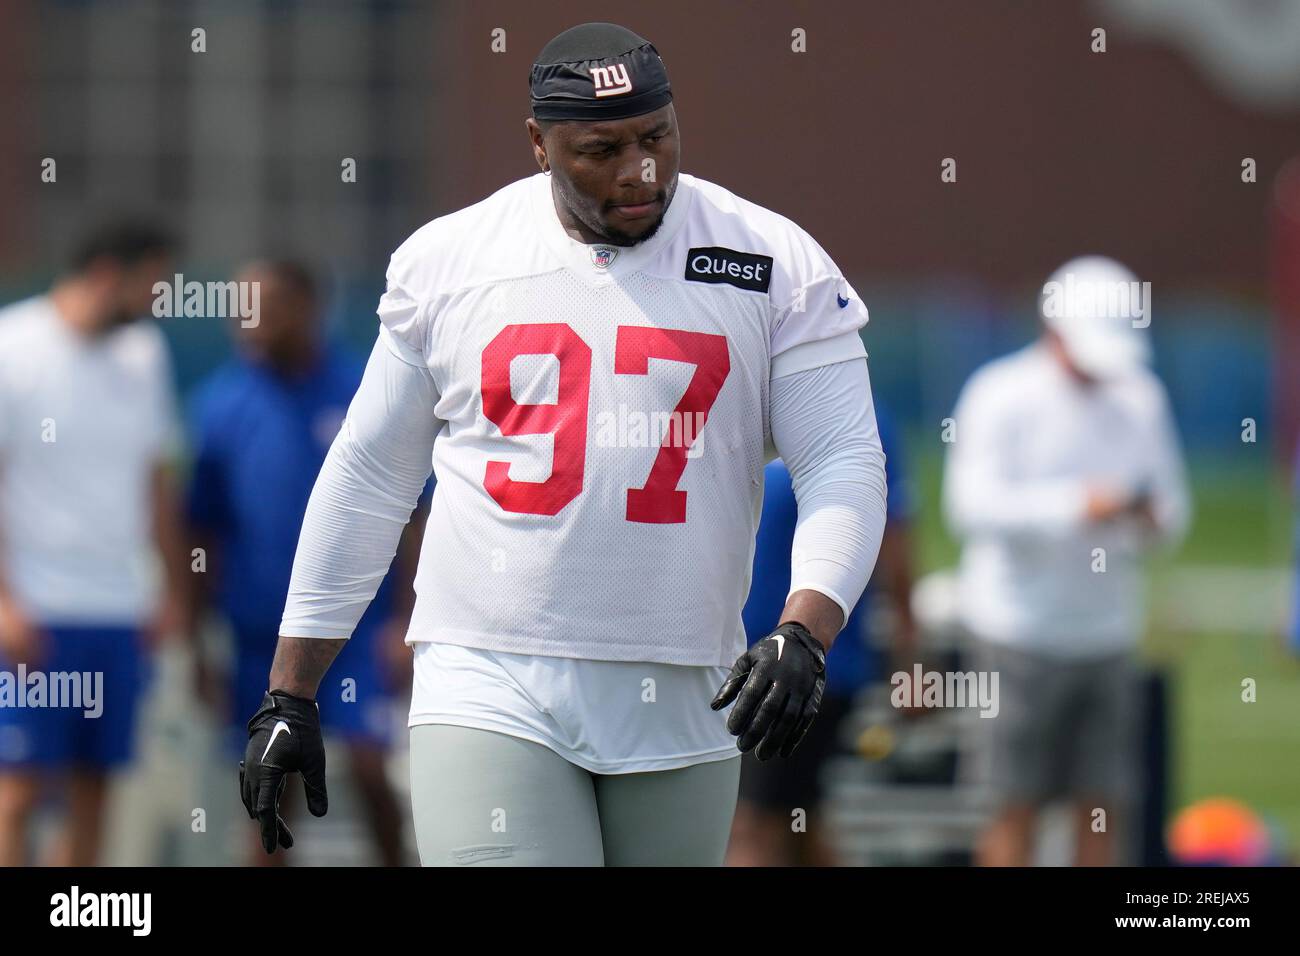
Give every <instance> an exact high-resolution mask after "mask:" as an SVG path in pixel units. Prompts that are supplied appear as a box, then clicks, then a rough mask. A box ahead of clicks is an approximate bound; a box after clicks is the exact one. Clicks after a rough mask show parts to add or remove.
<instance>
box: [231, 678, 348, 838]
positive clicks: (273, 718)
mask: <svg viewBox="0 0 1300 956" xmlns="http://www.w3.org/2000/svg"><path fill="white" fill-rule="evenodd" d="M295 770H296V771H298V772H299V773H301V774H302V781H303V784H304V785H305V786H306V788H307V809H308V810H310V811H311V814H312V816H315V817H323V816H325V811H326V810H328V809H329V798H328V797H327V796H326V793H325V744H324V742H323V741H322V740H321V732H320V708H318V707H317V706H316V702H315V701H314V700H307V699H305V698H302V697H294V696H292V695H290V694H286V693H284V691H278V690H273V691H268V692H267V694H266V696H265V697H263V698H262V706H261V707H259V708H258V710H257V713H255V714H254V715H253V716H252V718H251V719H250V720H249V721H248V747H247V748H246V749H245V751H244V759H243V760H241V761H240V762H239V795H240V797H241V799H242V800H243V801H244V809H245V810H247V811H248V815H249V817H251V818H252V819H254V820H256V821H257V822H258V824H259V825H260V827H261V829H262V848H263V849H265V850H266V852H267V853H274V852H275V848H276V846H277V845H279V846H282V847H284V848H285V849H288V848H289V847H291V846H293V834H292V833H290V832H289V827H288V826H287V825H286V824H285V822H284V818H283V817H281V816H280V795H281V794H282V793H284V787H285V783H286V782H287V778H286V776H285V775H286V774H289V773H292V772H294V771H295Z"/></svg>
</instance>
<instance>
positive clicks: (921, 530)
mask: <svg viewBox="0 0 1300 956" xmlns="http://www.w3.org/2000/svg"><path fill="white" fill-rule="evenodd" d="M917 437H919V436H917ZM923 448H924V443H922V442H919V441H913V442H912V443H911V444H910V445H909V450H910V451H912V452H913V454H912V455H911V459H910V463H911V465H912V475H913V477H914V480H915V482H916V494H917V498H918V503H919V505H920V508H919V514H918V523H917V528H916V549H917V553H916V560H917V565H918V571H919V572H921V573H924V572H926V571H932V570H936V569H938V568H945V567H951V566H953V564H954V563H955V562H956V559H957V553H958V549H957V545H956V543H955V542H954V541H953V540H952V538H951V537H949V535H948V534H947V531H946V529H945V528H944V527H943V524H942V520H941V517H940V514H939V509H938V502H939V487H940V482H941V470H942V469H941V459H940V455H939V453H938V452H937V451H930V452H924V451H922V452H921V453H920V454H916V453H915V452H916V451H918V450H920V449H923ZM1190 471H1191V476H1192V485H1193V495H1194V498H1195V509H1196V510H1195V519H1194V524H1193V527H1192V531H1191V533H1190V535H1189V536H1188V539H1187V541H1186V542H1185V543H1184V544H1183V546H1182V547H1181V548H1180V549H1179V551H1178V552H1177V553H1176V554H1174V555H1171V556H1169V557H1166V558H1161V559H1160V560H1159V561H1157V562H1155V563H1154V564H1153V566H1152V575H1153V580H1152V588H1153V590H1154V591H1157V592H1158V591H1160V589H1161V587H1162V585H1163V584H1164V583H1166V582H1167V581H1168V580H1169V577H1170V575H1171V573H1174V572H1176V570H1177V568H1178V567H1179V566H1180V565H1181V566H1188V565H1198V566H1207V565H1208V566H1232V567H1237V568H1283V567H1288V566H1289V565H1290V563H1291V561H1292V557H1293V556H1292V553H1291V548H1292V544H1291V543H1292V541H1293V540H1294V537H1293V535H1294V520H1295V519H1294V514H1295V509H1294V505H1293V503H1292V499H1291V496H1290V493H1289V491H1288V487H1287V483H1286V476H1285V475H1284V474H1283V473H1282V472H1281V470H1280V469H1276V468H1273V467H1270V466H1267V465H1255V466H1246V467H1234V468H1231V469H1229V468H1224V467H1221V466H1217V465H1215V464H1212V463H1210V462H1208V461H1200V460H1196V459H1193V460H1192V461H1191V462H1190ZM1232 586H1233V584H1232V582H1225V584H1224V587H1225V588H1228V587H1232ZM1227 596H1228V595H1225V598H1226V597H1227ZM1232 597H1234V598H1235V599H1236V600H1240V599H1241V598H1240V596H1238V595H1232ZM1143 652H1144V656H1145V657H1146V658H1147V659H1148V660H1150V661H1152V662H1153V663H1155V664H1157V665H1158V666H1161V667H1163V668H1164V669H1165V670H1166V671H1167V672H1168V673H1169V675H1170V676H1171V678H1172V692H1173V713H1172V720H1171V726H1172V730H1173V735H1174V761H1173V764H1174V765H1173V775H1174V779H1173V786H1172V794H1173V797H1172V804H1173V805H1172V808H1171V809H1174V810H1176V809H1177V808H1178V807H1181V806H1184V805H1186V804H1187V803H1190V802H1192V801H1194V800H1198V799H1201V798H1204V797H1210V796H1231V797H1235V798H1238V799H1240V800H1243V801H1245V802H1246V803H1248V804H1250V805H1251V806H1252V807H1254V808H1255V809H1256V810H1258V811H1260V812H1261V813H1263V814H1265V815H1266V816H1267V817H1269V818H1270V819H1271V820H1272V821H1275V822H1276V823H1277V824H1279V825H1280V826H1281V827H1282V829H1283V830H1284V831H1285V832H1286V834H1287V837H1288V840H1289V844H1290V847H1291V849H1292V854H1293V856H1296V857H1297V858H1300V658H1297V657H1296V656H1294V655H1292V654H1291V653H1290V652H1289V651H1288V650H1287V649H1286V647H1285V644H1284V641H1283V639H1282V636H1281V633H1280V629H1279V630H1274V631H1272V632H1267V633H1266V632H1262V631H1260V630H1258V629H1255V630H1243V631H1241V632H1233V631H1222V632H1210V633H1196V634H1189V633H1185V632H1175V631H1173V630H1172V629H1170V627H1169V626H1168V622H1164V623H1163V624H1162V621H1161V620H1160V619H1159V615H1153V617H1152V619H1151V621H1150V629H1149V633H1148V635H1147V640H1146V643H1145V645H1144V648H1143ZM1247 677H1250V678H1253V679H1254V680H1255V683H1256V694H1257V699H1256V701H1255V702H1254V703H1245V702H1243V701H1242V699H1241V696H1242V686H1241V682H1242V680H1243V679H1244V678H1247Z"/></svg>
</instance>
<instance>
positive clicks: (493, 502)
mask: <svg viewBox="0 0 1300 956" xmlns="http://www.w3.org/2000/svg"><path fill="white" fill-rule="evenodd" d="M550 185H551V184H550V179H549V178H548V177H546V176H544V175H542V174H538V175H536V176H533V177H530V178H528V179H524V180H520V181H518V182H515V183H512V184H510V185H508V186H506V187H505V188H503V189H501V190H499V191H498V192H496V193H494V194H493V195H492V196H490V197H488V198H487V199H485V200H483V201H482V202H480V203H477V204H475V205H473V206H470V207H468V208H466V209H463V210H460V211H458V212H455V213H453V214H451V215H448V216H444V217H442V218H439V219H436V220H434V221H433V222H430V223H429V224H427V225H426V226H424V227H423V228H421V229H420V230H418V231H417V232H416V233H415V234H414V235H412V236H411V238H410V239H408V240H407V241H406V242H405V243H404V244H403V245H402V246H401V247H400V248H399V249H398V250H397V252H396V253H395V254H394V255H393V258H392V262H391V264H390V267H389V271H388V290H387V292H386V293H385V294H384V296H383V299H382V300H381V302H380V306H379V315H380V319H381V321H382V322H383V324H384V326H385V327H386V328H387V329H388V332H389V334H390V337H391V338H392V339H393V340H394V341H395V342H396V344H397V345H398V347H400V348H401V349H403V350H404V351H406V353H407V357H408V358H409V359H410V360H411V361H413V362H419V363H422V364H423V365H425V366H427V368H428V369H429V372H430V374H431V376H432V380H433V385H434V388H435V389H436V392H437V396H438V397H437V402H436V407H435V409H434V414H435V415H436V417H437V419H438V422H439V429H440V431H439V434H438V437H437V440H436V443H435V444H434V451H433V469H434V472H435V474H436V477H437V481H438V484H437V490H436V492H435V494H434V497H433V504H432V511H431V514H430V517H429V521H428V527H427V531H426V533H425V536H424V544H423V551H422V554H421V559H420V565H419V571H418V574H417V578H416V592H417V595H418V599H417V603H416V607H415V612H414V615H413V618H412V623H411V629H410V633H409V637H408V642H411V643H415V642H423V641H433V642H441V643H448V644H459V645H463V646H467V647H476V648H483V649H487V650H495V651H502V652H508V653H517V654H535V655H546V656H556V657H570V658H585V659H591V660H612V661H649V662H660V663H666V664H688V665H710V666H718V665H724V666H729V665H730V664H731V663H732V662H733V661H734V660H735V659H736V657H737V656H738V655H739V654H740V653H741V652H742V651H743V650H744V647H745V640H744V631H743V628H742V625H741V618H740V610H741V606H742V604H743V603H744V600H745V597H746V595H747V593H748V588H749V579H750V567H751V562H752V555H753V548H754V533H755V530H756V527H757V522H758V516H759V512H760V508H761V502H762V474H763V467H764V465H765V464H766V462H767V461H768V460H770V459H771V458H772V457H774V455H775V451H774V449H773V447H772V443H771V439H770V431H769V427H768V414H767V413H768V393H769V382H770V379H771V378H772V377H773V374H774V372H775V373H777V374H780V373H782V372H783V371H792V370H790V369H786V370H782V368H781V362H782V358H781V357H782V355H783V354H785V353H788V352H789V351H790V350H791V349H794V348H795V347H796V346H807V345H808V344H809V343H817V342H826V343H828V349H827V350H826V351H828V352H835V353H837V354H825V355H817V354H816V352H817V349H816V347H812V348H808V347H805V348H803V349H800V350H799V352H797V353H795V354H796V355H799V356H800V361H801V362H804V363H806V364H807V365H808V367H814V366H816V365H820V364H828V363H832V362H839V361H844V360H846V359H851V358H855V357H861V356H862V355H863V354H864V353H863V350H862V346H861V342H860V340H859V339H858V338H857V337H856V336H846V335H845V333H849V332H854V331H855V330H857V329H859V328H861V327H862V325H863V324H864V323H865V322H866V321H867V310H866V308H865V306H864V305H863V303H862V302H861V300H860V299H859V298H858V296H857V294H856V293H855V292H854V290H853V289H852V288H851V287H850V286H849V284H848V283H847V282H846V281H845V280H844V277H843V276H842V275H841V274H840V271H839V269H838V268H837V267H836V266H835V264H834V262H832V261H831V259H830V258H829V257H828V256H827V254H826V253H825V252H824V251H823V250H822V248H821V247H820V246H819V245H818V244H817V243H816V242H815V241H814V240H813V239H812V238H811V237H810V236H809V235H808V234H807V233H806V232H804V231H803V230H802V229H800V228H799V227H798V226H797V225H795V224H794V223H792V222H791V221H789V220H788V219H785V218H784V217H782V216H780V215H777V214H776V213H773V212H770V211H769V210H766V209H763V208H762V207H760V206H757V205H754V204H753V203H750V202H748V201H746V200H744V199H741V198H739V197H737V196H735V195H734V194H732V193H731V192H729V191H727V190H726V189H723V188H722V187H720V186H717V185H714V184H712V183H709V182H705V181H703V180H700V179H697V178H695V177H693V176H690V175H687V174H682V175H681V176H680V177H679V180H678V188H677V191H676V195H675V197H674V199H673V201H672V202H671V204H670V205H669V208H668V212H667V214H666V216H665V218H664V221H663V223H662V225H661V226H660V228H659V230H658V231H657V232H656V233H655V234H654V235H653V236H652V237H651V238H650V239H648V240H646V241H644V242H641V243H639V244H637V245H636V246H632V247H614V246H599V245H597V246H589V245H586V244H583V243H580V242H578V241H576V240H574V239H572V238H570V237H569V236H568V234H567V233H566V232H565V231H564V229H563V227H562V226H561V224H560V221H559V218H558V216H557V214H556V212H555V208H554V205H553V201H552V197H551V189H550ZM832 340H834V343H832ZM846 341H848V342H851V343H852V344H851V345H846V344H845V343H846ZM810 352H811V353H813V354H812V358H809V357H808V356H809V353H810ZM862 400H863V401H869V397H868V396H863V397H862ZM648 568H653V569H654V574H653V576H650V575H648V574H647V573H646V571H647V569H648Z"/></svg>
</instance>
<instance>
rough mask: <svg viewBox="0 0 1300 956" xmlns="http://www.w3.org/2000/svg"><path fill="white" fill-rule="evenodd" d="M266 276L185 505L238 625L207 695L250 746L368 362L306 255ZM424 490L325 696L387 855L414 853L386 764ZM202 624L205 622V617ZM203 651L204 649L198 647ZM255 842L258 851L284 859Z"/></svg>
mask: <svg viewBox="0 0 1300 956" xmlns="http://www.w3.org/2000/svg"><path fill="white" fill-rule="evenodd" d="M237 278H238V280H239V281H241V282H256V283H259V289H260V300H259V306H260V308H259V315H258V317H257V321H256V323H255V324H252V325H251V326H250V327H244V326H243V323H242V322H241V323H239V324H238V325H237V326H236V327H235V329H234V335H235V341H236V345H237V349H238V355H237V356H236V357H235V358H233V359H232V360H230V361H229V362H227V363H226V364H225V365H223V366H222V367H221V368H219V369H218V370H217V371H216V372H214V373H213V374H212V376H211V377H210V378H209V379H208V380H207V381H206V382H204V383H203V384H202V385H201V386H200V387H199V389H198V391H197V393H196V395H195V398H194V401H193V407H192V414H191V418H192V438H193V443H194V448H195V459H194V466H193V475H192V478H191V482H190V489H189V496H188V497H189V501H188V511H189V520H190V525H191V529H192V540H193V541H194V542H195V544H196V545H197V546H198V547H202V548H203V549H204V552H205V555H206V561H207V567H206V571H205V573H203V574H195V575H194V576H193V577H194V579H195V582H196V585H197V587H196V590H197V591H198V592H199V593H198V594H196V595H195V600H194V601H193V608H194V611H195V613H196V614H197V613H198V612H200V611H201V610H202V609H203V608H204V607H205V606H214V607H215V608H216V609H217V610H219V611H220V613H221V614H222V615H223V616H224V617H225V619H226V620H227V622H228V623H229V625H230V629H231V631H232V632H233V637H234V660H233V664H232V668H231V671H232V672H231V673H230V674H229V675H228V678H229V679H228V681H227V682H226V683H227V686H226V687H224V688H222V687H220V686H219V685H220V683H221V681H219V680H216V679H214V677H213V674H212V670H211V669H210V668H208V667H206V666H201V669H200V686H201V689H202V690H203V694H204V696H205V697H206V698H207V699H208V700H209V702H211V703H213V704H214V705H216V706H217V707H218V708H219V709H220V710H221V711H224V712H225V714H224V716H225V717H226V718H227V719H229V720H230V721H232V726H231V730H232V735H233V737H232V741H231V743H232V745H233V746H234V747H235V749H236V751H237V752H238V753H239V754H241V755H242V754H243V751H244V747H245V745H246V744H247V737H248V735H247V731H246V728H245V727H244V724H243V721H245V720H246V719H247V717H248V715H249V714H251V713H253V712H254V711H256V710H257V708H258V705H259V704H260V702H261V700H262V695H263V694H264V693H265V692H266V689H267V686H266V681H267V674H268V673H270V669H271V660H272V658H273V657H274V655H275V647H276V641H277V639H278V636H279V630H280V618H281V615H282V613H283V611H284V602H285V595H286V593H287V592H288V589H289V578H290V574H291V572H292V569H293V560H294V552H295V550H296V548H297V545H298V534H299V531H300V529H301V527H302V519H303V515H304V513H305V512H306V508H307V500H308V498H309V497H310V496H311V491H312V487H313V485H314V484H315V481H316V475H317V474H318V473H319V471H320V469H321V466H322V464H323V463H324V461H325V455H326V453H327V452H328V450H329V447H330V444H331V443H332V442H333V440H334V436H335V435H336V434H337V433H338V430H339V426H340V425H341V424H342V422H343V419H344V416H345V415H346V412H347V409H348V405H349V403H350V402H351V400H352V396H353V394H354V393H355V392H356V389H357V386H358V385H359V384H360V382H361V375H362V372H363V370H364V362H362V361H361V360H360V359H358V358H356V357H354V356H353V355H351V354H348V353H346V352H344V351H343V350H341V349H340V348H337V347H335V346H334V345H332V344H330V343H329V342H327V341H326V340H325V337H324V334H323V332H322V328H321V318H320V317H321V311H322V309H321V306H322V303H321V301H320V294H319V291H318V287H317V285H316V282H315V281H314V279H313V277H312V275H311V273H310V271H309V270H307V269H306V268H305V267H303V266H302V265H300V264H298V263H294V262H290V261H280V260H277V261H265V262H258V263H254V264H252V265H250V266H248V267H246V268H245V269H244V270H243V271H242V272H241V273H240V275H239V276H238V277H237ZM426 503H427V497H426V500H425V501H424V502H422V506H421V508H419V509H417V512H416V516H415V518H414V519H413V521H412V523H411V524H410V525H408V526H407V530H406V533H405V535H404V536H403V541H402V545H401V546H400V547H399V550H398V556H397V559H396V561H395V562H394V566H393V571H391V572H390V573H389V575H388V577H387V578H386V579H385V580H384V582H383V584H382V585H381V586H380V589H379V592H378V593H377V594H376V595H375V600H374V601H373V602H372V603H371V604H370V606H369V609H368V610H367V611H366V614H365V616H364V617H363V618H362V619H361V622H360V623H359V624H358V626H357V629H356V632H355V633H354V634H353V636H352V639H351V640H349V641H348V642H347V645H346V646H345V647H344V649H343V651H342V652H341V653H340V654H339V657H338V659H337V663H336V665H335V666H334V667H333V668H331V670H330V676H329V678H328V679H327V681H326V683H325V684H322V685H321V688H320V693H319V696H318V698H317V700H318V703H319V706H320V714H321V722H322V725H323V726H324V728H325V729H326V731H327V732H333V733H335V734H337V735H339V736H340V737H341V738H342V739H343V740H344V742H345V743H346V745H347V747H348V751H349V758H350V759H349V764H350V766H351V769H352V774H353V779H354V782H355V783H356V785H357V788H358V791H359V793H360V795H361V797H362V805H363V808H364V811H365V813H366V815H367V823H368V825H369V828H370V831H371V834H372V836H373V838H374V842H375V846H376V849H377V851H378V855H379V858H380V859H381V860H382V862H383V863H384V864H385V865H400V864H401V863H402V862H403V850H402V828H401V820H402V814H401V812H400V811H399V808H398V801H397V799H396V796H395V794H394V793H393V790H392V787H391V786H390V785H389V783H388V780H387V776H386V775H385V772H384V759H385V754H386V752H387V749H388V746H389V743H390V733H389V723H390V717H391V713H392V708H391V703H390V701H391V697H390V690H396V689H397V688H400V687H402V686H403V685H405V686H408V687H409V684H410V677H409V673H410V671H409V668H410V652H409V649H408V648H406V647H405V646H404V645H403V643H402V641H403V638H404V637H405V634H406V627H407V624H408V623H409V620H410V612H411V607H412V606H413V603H414V592H413V591H412V587H411V581H412V580H413V577H414V571H415V565H416V561H417V558H418V550H419V541H420V537H421V534H422V530H423V520H422V519H423V515H424V513H425V510H426V509H425V507H424V506H425V504H426ZM192 633H199V632H198V631H197V630H196V629H195V630H192ZM200 659H201V660H202V659H203V655H202V654H200ZM255 846H256V847H257V849H252V848H251V847H250V852H251V857H252V859H253V860H255V861H265V862H282V856H283V853H282V851H280V852H277V853H276V854H275V855H274V857H273V858H268V857H267V856H266V855H265V854H263V853H262V852H261V849H260V847H261V844H260V842H257V843H255Z"/></svg>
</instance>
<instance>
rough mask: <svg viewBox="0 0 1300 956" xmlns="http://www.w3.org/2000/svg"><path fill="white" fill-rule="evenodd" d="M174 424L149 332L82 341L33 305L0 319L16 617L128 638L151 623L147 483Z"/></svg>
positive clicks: (154, 584) (0, 474) (163, 370)
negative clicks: (19, 613)
mask: <svg viewBox="0 0 1300 956" xmlns="http://www.w3.org/2000/svg"><path fill="white" fill-rule="evenodd" d="M175 422H176V419H175V401H174V396H173V391H172V379H171V371H170V365H169V362H168V358H167V349H166V344H165V342H164V340H163V336H162V333H161V332H160V331H159V330H158V328H157V326H155V325H153V324H152V323H149V322H138V323H135V324H133V325H130V326H127V327H124V328H121V329H118V330H116V331H114V332H112V333H110V334H108V335H107V336H105V337H103V338H101V339H96V340H91V339H87V338H85V337H84V336H82V335H80V334H79V333H77V332H76V331H75V330H74V329H72V328H71V327H70V326H69V325H67V323H65V322H64V321H63V320H62V319H61V318H60V317H59V315H58V314H57V312H56V311H55V308H54V305H53V303H52V302H51V300H50V299H49V298H48V297H47V296H37V297H35V298H31V299H27V300H25V301H23V302H19V303H16V304H14V305H12V306H9V307H8V308H5V309H2V310H0V548H2V549H3V550H2V551H0V556H2V557H0V560H2V561H3V567H4V573H5V575H6V576H7V583H8V585H9V587H10V588H11V590H12V591H13V592H14V595H15V598H16V600H18V601H19V602H20V603H21V605H22V608H23V610H24V611H25V612H26V613H27V614H29V615H30V616H32V617H34V618H35V619H36V620H38V621H40V622H42V623H44V624H92V623H93V624H97V625H124V626H131V625H137V624H139V623H140V622H141V621H143V620H144V619H145V618H146V617H147V616H148V615H149V614H150V613H151V612H152V611H153V608H154V605H155V603H156V600H157V594H158V583H159V582H158V574H157V567H156V560H155V553H154V547H153V543H152V530H151V529H152V512H151V502H150V475H151V472H152V469H153V467H154V466H155V464H157V463H158V462H159V461H160V460H161V459H162V458H163V457H164V455H165V454H166V453H167V451H168V449H169V443H170V442H173V441H174V440H175V439H176V431H175Z"/></svg>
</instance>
